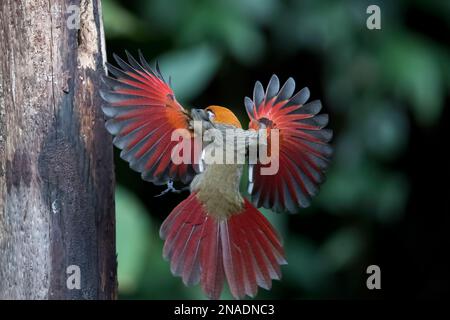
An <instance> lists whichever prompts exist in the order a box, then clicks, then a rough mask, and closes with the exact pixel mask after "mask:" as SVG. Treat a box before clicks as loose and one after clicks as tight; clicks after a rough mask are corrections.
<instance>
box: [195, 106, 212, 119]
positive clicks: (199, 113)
mask: <svg viewBox="0 0 450 320" xmlns="http://www.w3.org/2000/svg"><path fill="white" fill-rule="evenodd" d="M191 115H192V119H193V120H199V121H209V117H208V113H207V112H206V111H205V110H203V109H195V108H193V109H191Z"/></svg>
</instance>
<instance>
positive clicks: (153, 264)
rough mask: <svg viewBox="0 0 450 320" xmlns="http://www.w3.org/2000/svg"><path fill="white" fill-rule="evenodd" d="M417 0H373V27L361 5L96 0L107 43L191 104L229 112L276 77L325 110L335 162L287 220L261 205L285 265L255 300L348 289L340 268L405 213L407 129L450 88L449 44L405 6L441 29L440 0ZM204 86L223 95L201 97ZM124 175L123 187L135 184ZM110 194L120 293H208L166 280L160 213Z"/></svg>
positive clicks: (360, 259)
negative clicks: (376, 22)
mask: <svg viewBox="0 0 450 320" xmlns="http://www.w3.org/2000/svg"><path fill="white" fill-rule="evenodd" d="M412 3H413V4H410V3H409V2H406V1H381V2H380V1H379V5H380V7H381V8H382V30H378V31H369V30H368V29H367V28H366V26H365V23H366V18H367V15H366V13H365V12H366V11H365V10H366V8H367V5H369V4H371V3H370V1H348V2H345V3H342V2H336V1H331V0H320V1H318V0H306V1H277V0H270V1H269V0H267V1H258V0H246V1H241V0H217V1H206V0H199V1H194V0H172V1H166V0H153V1H146V0H140V1H135V2H128V3H127V2H126V1H119V0H103V1H102V4H103V11H104V23H105V33H106V37H107V40H108V48H110V46H111V47H114V46H115V48H114V49H116V50H124V49H130V47H131V48H135V47H139V48H142V49H143V50H144V52H149V53H151V54H152V56H150V57H149V58H156V59H157V60H158V61H159V63H160V65H161V69H162V71H163V74H164V76H165V77H167V78H168V77H169V76H171V77H172V82H173V87H174V90H175V92H176V95H177V98H178V99H179V100H180V101H181V102H182V103H183V104H185V105H187V106H189V105H190V104H197V103H198V101H201V102H202V103H203V101H205V100H208V102H207V103H221V102H223V103H224V104H227V103H228V102H230V101H231V102H233V103H235V106H234V110H237V109H239V108H242V107H243V105H242V99H243V95H244V94H245V93H246V94H248V95H250V94H251V90H252V87H251V85H248V84H249V83H254V81H256V80H264V79H266V80H267V79H268V78H269V76H270V75H271V74H272V73H280V72H281V73H284V74H283V76H290V75H293V76H296V80H297V81H298V82H299V85H300V84H304V85H308V86H310V87H311V86H313V87H315V88H314V89H315V90H314V91H312V94H313V96H314V98H316V97H319V98H320V99H321V100H322V102H323V105H324V110H325V111H326V112H329V113H331V116H330V125H331V128H333V130H334V132H335V138H334V139H333V147H334V150H335V151H334V158H333V162H332V166H331V168H330V170H329V173H328V174H327V181H326V183H325V184H324V185H323V187H322V189H321V192H320V194H319V196H318V197H316V198H315V199H314V200H313V202H312V207H311V208H309V209H306V210H302V211H301V213H300V214H299V215H295V216H293V215H287V214H274V213H273V212H270V211H269V210H265V209H264V210H262V212H263V214H264V215H266V217H268V219H269V220H270V221H271V222H272V223H273V224H274V225H275V227H276V228H277V230H279V232H280V234H281V235H282V237H283V238H284V239H285V244H286V251H287V256H288V260H289V264H288V265H287V266H284V267H283V274H284V280H283V281H282V282H276V283H275V284H274V289H273V290H272V291H271V292H270V293H267V292H262V293H261V294H260V295H259V296H258V297H263V298H265V297H268V298H276V297H280V298H282V297H286V296H287V295H289V297H290V298H301V297H303V298H304V297H324V296H326V297H328V296H334V295H335V294H337V293H342V292H343V291H344V290H346V289H342V288H341V289H340V288H338V285H337V283H338V280H339V279H340V277H341V276H342V274H345V275H347V276H348V277H351V276H350V274H351V273H352V272H353V271H354V270H357V272H359V274H360V273H363V272H364V270H363V268H362V267H361V265H367V263H366V262H367V261H366V260H365V259H367V255H368V248H369V247H370V244H371V241H373V237H374V234H373V229H374V228H376V227H383V226H389V225H392V224H394V223H396V222H397V221H399V219H402V217H403V215H404V214H405V208H406V205H407V200H408V197H409V190H410V181H409V179H408V177H407V175H406V172H405V168H400V167H398V164H397V163H398V161H399V159H401V158H402V157H405V152H406V151H407V149H408V148H409V147H410V146H411V143H412V142H411V140H410V132H411V131H412V128H413V127H419V128H429V127H431V126H434V125H436V124H437V123H438V122H439V121H440V118H441V115H442V112H443V110H444V107H445V105H444V104H445V102H444V101H445V99H446V96H447V97H448V91H449V90H448V89H449V88H450V76H449V74H450V57H449V53H448V50H447V48H446V47H445V46H444V45H442V44H441V43H440V42H439V41H437V40H436V39H435V38H433V37H428V36H427V35H426V34H421V33H420V32H418V31H417V30H414V31H413V30H411V29H410V28H409V27H408V26H407V23H406V22H405V14H406V12H407V8H409V7H408V6H411V5H413V6H415V8H416V10H418V11H419V12H420V11H423V12H425V13H426V14H428V15H430V16H432V17H434V18H436V19H440V20H442V21H444V24H445V23H446V24H447V26H449V25H450V24H449V23H448V21H449V19H448V12H449V9H450V8H449V2H448V1H447V2H446V1H437V0H434V1H413V2H412ZM447 31H448V30H447ZM311 64H314V66H315V70H314V71H313V72H311V71H310V65H311ZM285 68H287V70H285ZM261 76H263V77H265V78H264V79H260V77H261ZM213 79H214V82H213V81H212V80H213ZM243 83H245V84H246V86H249V87H248V88H247V87H246V88H245V89H246V91H243V89H241V86H242V85H243ZM211 86H213V87H214V91H213V94H214V95H221V96H222V98H223V97H225V98H223V100H224V101H220V100H219V101H217V100H213V99H217V97H216V96H214V97H212V98H211V97H210V96H208V99H206V98H205V96H207V94H208V90H205V89H207V88H209V87H211ZM244 92H245V93H244ZM209 100H211V101H209ZM198 107H200V106H198ZM239 114H240V115H244V114H245V112H240V113H239ZM241 121H242V123H243V124H244V125H245V123H247V120H246V119H245V118H244V117H242V118H241ZM127 170H128V169H127ZM126 175H128V176H131V175H132V174H131V172H128V173H124V174H123V176H126ZM244 175H245V176H246V173H244ZM130 181H131V178H130V180H129V181H128V180H123V181H120V182H121V183H123V184H124V185H125V186H128V184H129V185H131V184H133V183H135V182H130ZM242 189H243V190H245V189H246V183H244V182H243V185H242ZM116 200H117V219H118V221H117V233H118V235H117V238H118V261H119V289H120V294H121V296H122V297H124V298H190V299H197V298H203V295H202V294H201V292H200V289H199V288H198V287H195V288H185V287H184V285H183V284H182V283H181V281H180V279H178V278H174V277H173V276H172V275H171V274H170V270H169V265H168V263H167V262H166V261H163V259H162V257H161V251H162V240H160V239H159V237H158V232H157V231H158V230H157V229H158V227H159V224H160V222H161V221H160V218H158V217H157V216H156V215H155V213H154V212H150V213H149V212H148V209H147V208H145V207H144V206H143V205H141V204H140V200H139V199H138V198H136V196H134V195H133V194H131V193H130V191H127V190H126V189H125V187H124V186H119V187H118V189H117V194H116ZM141 200H143V201H146V199H145V198H141ZM168 210H169V209H167V211H168ZM168 213H169V212H167V214H168ZM311 220H312V221H313V222H311ZM307 223H310V225H308V226H310V227H311V230H310V229H308V228H303V229H301V228H300V229H301V230H303V231H304V234H303V233H299V232H298V231H297V230H296V228H298V226H297V227H292V225H297V224H299V225H300V226H303V224H307ZM322 223H323V224H322ZM324 225H326V226H327V228H324ZM323 230H324V231H323ZM351 279H354V278H351ZM354 281H356V280H354ZM354 286H357V285H356V284H355V285H354ZM339 290H341V291H339ZM348 290H350V289H348ZM224 297H230V296H229V293H226V294H224Z"/></svg>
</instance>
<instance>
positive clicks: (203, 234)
mask: <svg viewBox="0 0 450 320" xmlns="http://www.w3.org/2000/svg"><path fill="white" fill-rule="evenodd" d="M160 235H161V237H162V238H163V239H165V240H166V241H165V244H164V252H163V256H164V258H166V259H168V260H170V263H171V270H172V273H173V274H174V275H176V276H181V277H182V279H183V282H184V283H185V284H186V285H194V284H197V283H198V282H199V281H200V282H201V286H202V289H203V291H204V292H205V294H206V295H207V296H208V297H209V298H210V299H218V298H219V297H220V294H221V292H222V289H223V284H224V281H225V279H226V280H227V282H228V286H229V288H230V291H231V294H232V295H233V296H234V297H235V298H237V299H239V298H243V297H245V296H246V295H248V296H251V297H254V296H255V295H256V293H257V287H258V286H260V287H262V288H265V289H270V287H271V286H272V279H280V277H281V271H280V265H282V264H286V260H285V258H284V251H283V248H282V245H281V241H280V239H279V237H278V235H277V233H276V231H275V230H274V228H273V227H272V226H271V225H270V223H269V222H268V221H267V219H266V218H265V217H264V216H263V215H262V214H261V213H260V212H259V211H258V210H257V209H256V208H255V207H253V206H252V204H250V202H248V201H247V200H245V204H244V209H243V211H242V212H240V213H237V214H235V215H232V216H231V217H230V218H229V219H227V220H220V219H216V218H215V217H213V216H211V215H209V214H208V213H207V212H206V211H205V209H204V207H203V206H202V204H201V203H200V201H199V200H198V198H197V196H196V194H195V193H193V194H191V195H190V196H189V197H188V198H187V199H186V200H184V201H183V202H182V203H180V204H179V205H178V206H177V207H176V208H175V209H174V210H173V211H172V213H171V214H170V215H169V216H168V217H167V219H166V220H165V221H164V223H163V225H162V226H161V230H160Z"/></svg>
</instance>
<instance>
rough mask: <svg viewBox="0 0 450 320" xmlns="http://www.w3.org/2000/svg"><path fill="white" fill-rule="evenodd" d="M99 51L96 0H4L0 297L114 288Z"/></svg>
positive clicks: (111, 294)
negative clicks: (99, 93)
mask: <svg viewBox="0 0 450 320" xmlns="http://www.w3.org/2000/svg"><path fill="white" fill-rule="evenodd" d="M77 10H79V11H77ZM78 13H79V14H78ZM78 17H79V18H80V19H79V29H77V27H78V26H77V18H78ZM104 60H105V50H104V37H103V25H102V20H101V7H100V1H99V0H81V1H80V0H78V1H76V0H73V1H69V0H45V1H44V0H33V1H28V0H2V1H1V3H0V299H5V298H6V299H114V298H116V297H117V281H116V253H115V222H114V198H113V196H114V173H113V154H112V147H111V146H112V144H111V140H110V136H109V135H108V134H107V132H106V130H105V128H104V119H103V116H102V113H101V110H100V105H101V100H100V97H99V95H98V90H97V89H98V87H99V77H100V75H101V73H102V72H104V68H103V64H104ZM78 271H79V272H78ZM78 280H80V283H79V284H78V283H77V281H78Z"/></svg>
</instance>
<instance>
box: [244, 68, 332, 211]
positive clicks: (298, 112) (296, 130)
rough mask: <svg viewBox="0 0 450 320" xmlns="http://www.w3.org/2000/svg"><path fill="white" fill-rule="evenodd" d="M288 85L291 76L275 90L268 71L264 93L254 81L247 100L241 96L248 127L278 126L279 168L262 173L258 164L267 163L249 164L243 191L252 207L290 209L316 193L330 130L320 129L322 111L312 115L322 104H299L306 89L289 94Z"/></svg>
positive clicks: (291, 82) (324, 120)
mask: <svg viewBox="0 0 450 320" xmlns="http://www.w3.org/2000/svg"><path fill="white" fill-rule="evenodd" d="M294 90H295V82H294V80H293V79H292V78H289V79H288V80H287V81H286V83H285V84H284V85H283V87H282V88H281V89H280V83H279V80H278V78H277V76H275V75H273V76H272V78H271V79H270V81H269V84H268V86H267V90H266V91H265V92H264V89H263V86H262V85H261V83H260V82H259V81H258V82H256V85H255V89H254V92H253V100H251V99H250V98H248V97H246V98H245V107H246V109H247V113H248V115H249V117H250V125H249V127H250V128H251V129H255V130H257V129H260V128H264V127H266V128H267V129H278V130H279V170H278V172H277V173H276V174H275V175H262V174H261V168H263V167H268V166H269V165H262V164H261V163H259V162H258V163H257V164H254V165H250V170H249V180H250V181H249V194H250V195H251V199H252V201H253V203H254V204H255V205H256V206H257V207H261V206H262V207H265V208H269V209H273V210H276V211H285V210H287V211H289V212H291V213H294V212H297V211H298V209H299V207H307V206H308V205H309V204H310V200H311V197H312V196H314V195H316V194H317V192H318V187H319V185H320V184H321V183H322V182H323V180H324V172H325V169H326V168H327V166H328V163H329V158H330V156H331V153H332V149H331V147H330V146H329V145H328V142H329V141H330V140H331V137H332V131H331V130H329V129H323V128H324V127H325V126H326V125H327V124H328V115H327V114H321V115H317V114H318V113H319V111H320V110H321V108H322V105H321V103H320V101H319V100H315V101H312V102H309V103H307V104H305V103H306V101H307V100H308V99H309V90H308V88H303V89H302V90H300V91H299V92H298V93H297V94H295V95H294V96H292V95H293V93H294ZM268 140H269V141H268V142H269V146H270V138H269V139H268ZM268 150H270V147H268Z"/></svg>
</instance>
